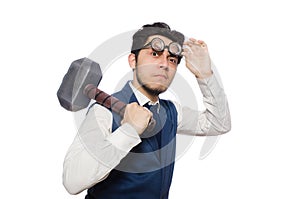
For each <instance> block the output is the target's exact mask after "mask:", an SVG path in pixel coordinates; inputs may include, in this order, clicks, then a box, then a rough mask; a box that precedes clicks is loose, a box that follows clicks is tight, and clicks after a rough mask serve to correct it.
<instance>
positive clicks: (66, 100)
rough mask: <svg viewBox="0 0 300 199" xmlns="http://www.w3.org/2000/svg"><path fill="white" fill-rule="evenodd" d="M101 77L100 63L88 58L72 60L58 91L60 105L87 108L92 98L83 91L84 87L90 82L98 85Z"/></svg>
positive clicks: (69, 107) (76, 109)
mask: <svg viewBox="0 0 300 199" xmlns="http://www.w3.org/2000/svg"><path fill="white" fill-rule="evenodd" d="M101 79H102V72H101V69H100V66H99V64H98V63H96V62H94V61H92V60H90V59H88V58H82V59H78V60H76V61H74V62H72V63H71V66H70V68H69V70H68V72H67V73H66V74H65V76H64V78H63V81H62V83H61V85H60V87H59V89H58V91H57V97H58V100H59V103H60V105H61V106H62V107H64V108H65V109H67V110H69V111H78V110H81V109H84V108H86V107H87V106H88V105H89V103H90V98H88V97H87V96H86V95H85V94H84V93H83V91H84V88H85V87H86V85H88V84H93V85H95V86H96V87H97V86H98V85H99V83H100V81H101Z"/></svg>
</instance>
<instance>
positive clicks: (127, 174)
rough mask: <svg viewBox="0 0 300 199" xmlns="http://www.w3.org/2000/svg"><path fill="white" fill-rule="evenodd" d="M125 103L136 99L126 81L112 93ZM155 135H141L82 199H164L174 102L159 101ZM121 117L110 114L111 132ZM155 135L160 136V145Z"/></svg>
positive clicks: (169, 172)
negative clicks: (114, 166) (123, 156)
mask: <svg viewBox="0 0 300 199" xmlns="http://www.w3.org/2000/svg"><path fill="white" fill-rule="evenodd" d="M114 96H115V97H117V98H118V99H120V100H121V101H123V102H125V103H131V102H137V99H136V97H135V95H134V94H133V92H132V90H131V88H130V86H129V84H128V83H127V84H126V85H125V86H124V88H123V89H122V90H121V91H119V92H117V93H115V94H114ZM159 101H160V109H159V119H157V118H156V120H160V121H157V123H158V122H159V123H161V124H162V129H161V130H160V131H159V134H156V135H152V134H151V133H149V134H148V135H144V134H145V133H143V135H142V138H141V139H142V142H141V143H139V144H138V145H137V146H135V147H134V148H133V149H132V150H131V151H130V153H129V154H128V155H127V156H126V157H125V158H124V159H122V160H121V162H120V164H119V165H118V166H117V167H116V168H115V169H113V170H112V171H111V172H110V174H109V175H108V177H107V178H106V179H105V180H103V181H101V182H99V183H98V184H96V185H94V186H93V187H91V188H90V189H89V190H88V194H87V196H86V197H85V198H86V199H167V198H168V194H169V189H170V186H171V181H172V176H173V169H174V160H175V148H176V130H177V111H176V108H175V106H174V104H173V103H172V102H170V101H167V100H159ZM120 121H121V118H120V116H118V115H117V114H115V113H113V126H112V130H113V131H114V130H115V129H117V128H118V127H119V126H120ZM157 136H159V137H160V144H159V143H158V141H157V140H158V139H157Z"/></svg>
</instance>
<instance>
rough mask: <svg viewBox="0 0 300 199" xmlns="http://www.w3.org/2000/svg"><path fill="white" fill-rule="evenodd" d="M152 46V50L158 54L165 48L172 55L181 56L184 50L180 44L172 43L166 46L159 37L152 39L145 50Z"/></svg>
mask: <svg viewBox="0 0 300 199" xmlns="http://www.w3.org/2000/svg"><path fill="white" fill-rule="evenodd" d="M149 46H151V48H152V49H153V50H155V51H157V52H162V51H164V50H165V48H167V49H168V51H169V53H170V54H171V55H175V56H180V54H181V52H182V48H181V46H180V44H179V43H177V42H171V43H170V44H169V45H168V46H166V45H165V43H164V41H163V40H162V39H160V38H158V37H156V38H154V39H152V40H151V41H150V42H149V43H148V44H146V45H145V46H144V47H143V48H147V47H149Z"/></svg>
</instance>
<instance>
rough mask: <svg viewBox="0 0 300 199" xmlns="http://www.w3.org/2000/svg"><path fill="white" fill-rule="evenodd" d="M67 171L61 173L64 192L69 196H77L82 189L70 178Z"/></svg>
mask: <svg viewBox="0 0 300 199" xmlns="http://www.w3.org/2000/svg"><path fill="white" fill-rule="evenodd" d="M72 176H74V175H71V174H70V173H69V172H68V171H67V170H65V171H64V172H63V186H64V187H65V189H66V191H67V192H68V193H69V194H71V195H77V194H79V193H80V192H82V191H83V189H82V187H81V186H80V183H79V182H76V181H77V180H76V179H74V177H72Z"/></svg>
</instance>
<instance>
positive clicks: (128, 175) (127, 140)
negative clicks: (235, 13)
mask: <svg viewBox="0 0 300 199" xmlns="http://www.w3.org/2000/svg"><path fill="white" fill-rule="evenodd" d="M182 57H184V58H185V62H186V67H187V68H188V69H189V70H190V71H191V72H192V73H193V74H194V75H195V77H196V78H197V81H198V84H199V87H200V89H201V92H202V94H203V99H204V105H205V107H206V110H205V111H204V112H198V111H193V110H191V109H189V108H187V107H182V106H181V105H180V104H178V103H175V102H171V101H169V100H162V99H160V98H159V94H160V93H163V92H164V91H166V90H167V89H168V87H169V85H170V84H171V82H172V80H173V78H174V76H175V73H176V70H177V66H178V64H179V63H180V61H181V58H182ZM128 62H129V65H130V67H131V68H132V70H133V80H132V81H129V82H127V84H126V85H125V86H124V88H123V89H122V90H121V91H119V92H117V93H115V94H114V96H116V97H117V98H119V99H120V100H122V101H124V102H125V103H127V104H128V105H127V106H126V109H125V114H124V117H123V118H120V116H118V115H117V114H115V113H113V112H111V111H110V110H108V109H106V108H104V107H102V106H100V105H98V104H97V103H95V104H94V105H92V106H91V107H90V109H89V111H88V114H87V116H86V118H85V120H84V121H83V123H82V125H81V127H80V129H79V132H78V135H77V136H76V138H75V139H74V141H73V143H72V145H71V147H70V149H69V150H68V153H67V155H66V157H65V161H64V173H63V183H64V186H65V187H66V189H67V190H68V192H69V193H71V194H77V193H79V192H81V191H83V190H85V189H88V192H87V195H86V199H98V198H105V199H108V198H116V199H117V198H125V199H127V198H128V199H135V198H137V199H141V198H143V199H158V198H163V199H166V198H168V193H169V189H170V186H171V181H172V175H173V168H174V160H175V149H176V133H184V134H190V135H220V134H223V133H226V132H228V131H229V130H230V128H231V123H230V114H229V110H228V105H227V100H226V96H225V94H224V91H223V89H222V88H221V87H220V84H219V82H218V81H217V80H216V77H215V74H214V71H212V68H211V61H210V57H209V53H208V49H207V45H206V44H205V43H204V42H203V41H201V40H196V39H189V40H188V41H185V42H184V35H183V34H181V33H179V32H177V31H174V30H171V29H170V27H169V26H168V25H167V24H165V23H154V24H150V25H145V26H143V27H142V28H141V29H140V30H138V31H137V32H136V33H135V34H134V35H133V43H132V49H131V54H130V55H129V56H128ZM153 119H154V120H155V121H156V122H155V126H154V127H153V126H149V123H150V121H151V120H153Z"/></svg>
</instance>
